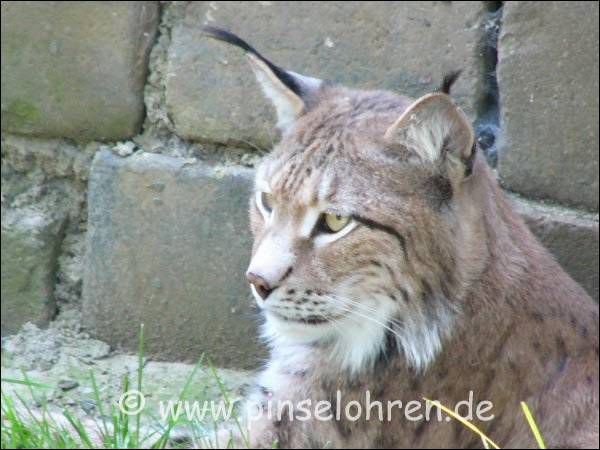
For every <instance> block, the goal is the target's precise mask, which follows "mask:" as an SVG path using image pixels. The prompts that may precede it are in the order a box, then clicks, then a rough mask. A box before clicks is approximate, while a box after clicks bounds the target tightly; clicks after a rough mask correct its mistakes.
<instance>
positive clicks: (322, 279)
mask: <svg viewBox="0 0 600 450" xmlns="http://www.w3.org/2000/svg"><path fill="white" fill-rule="evenodd" d="M207 32H208V33H209V34H211V35H212V36H213V37H216V38H218V39H221V40H225V41H227V42H230V43H234V44H236V45H238V46H240V47H241V48H243V49H244V50H245V51H246V54H247V56H248V58H249V61H250V63H251V65H252V67H253V69H254V72H255V75H256V77H257V79H258V81H259V83H260V84H261V87H262V88H263V90H264V92H265V94H266V96H267V97H268V98H269V99H271V100H272V101H273V104H274V106H275V108H276V110H277V114H278V118H279V122H278V124H279V127H280V128H281V130H282V140H281V142H280V143H279V144H278V145H277V146H276V148H275V149H274V150H273V151H272V152H271V154H270V155H268V156H267V157H266V158H265V159H264V160H263V162H262V163H261V164H260V166H259V167H258V169H257V175H256V183H255V193H254V195H253V197H252V199H251V201H250V214H251V223H252V231H253V233H254V236H255V241H254V246H253V256H252V260H251V262H250V265H249V267H248V271H247V277H248V281H249V282H250V286H251V289H252V292H253V293H254V297H255V298H256V301H257V303H258V305H259V306H260V308H262V309H263V311H264V313H265V316H266V324H265V331H264V334H265V336H266V337H267V338H268V339H270V340H272V341H273V342H274V343H275V344H289V345H295V344H297V343H304V344H306V343H309V344H311V345H319V346H329V347H330V348H331V355H332V358H333V359H334V360H336V361H338V362H339V364H340V365H341V366H342V367H345V368H349V369H351V370H359V369H361V368H364V367H366V366H368V365H369V364H372V363H373V362H374V361H375V360H376V359H377V357H378V356H380V354H381V353H382V352H385V351H400V352H402V353H403V354H404V355H405V357H406V358H407V361H408V363H409V364H410V365H412V366H413V367H415V368H417V369H422V368H425V367H426V366H427V364H428V363H429V362H431V361H432V360H433V359H434V357H435V356H436V354H437V352H438V351H439V350H440V348H441V345H442V341H443V340H444V338H445V337H447V335H448V334H450V333H451V330H452V323H453V320H454V317H455V316H456V315H457V314H459V313H460V305H459V304H456V302H455V299H456V298H457V296H459V295H460V291H461V289H462V288H463V287H464V286H465V285H466V284H468V277H469V274H468V268H464V267H462V266H461V260H462V259H464V256H465V254H466V252H468V251H469V245H468V244H467V245H464V246H463V245H457V242H459V241H458V240H457V238H456V237H457V236H462V237H463V238H467V240H465V242H468V234H469V230H468V229H467V228H465V226H463V222H462V220H461V215H464V214H469V205H470V202H469V194H468V192H467V191H468V190H467V189H465V186H464V184H465V182H468V179H469V177H468V175H469V171H470V165H471V164H472V160H473V157H474V149H473V132H472V130H471V127H470V126H469V125H468V123H467V121H466V119H465V117H464V115H463V114H462V112H461V111H460V110H459V109H458V108H457V107H456V106H455V105H454V103H453V102H452V99H451V98H450V97H449V96H448V95H447V93H444V92H438V93H433V94H429V95H427V96H425V97H422V98H421V99H419V100H417V101H414V102H413V101H411V100H410V99H407V98H405V97H401V96H399V95H396V94H393V93H389V92H379V91H371V92H365V91H355V90H349V89H345V88H342V87H338V86H335V85H331V84H327V83H323V82H321V81H320V80H317V79H314V78H308V77H303V76H300V75H298V74H295V73H293V72H288V71H284V70H283V69H280V68H278V67H276V66H274V65H273V64H272V63H270V62H269V61H267V60H266V59H265V58H263V57H262V56H261V55H260V54H258V53H257V52H256V51H255V50H254V49H252V48H251V47H250V46H249V45H248V44H246V43H245V42H243V41H241V40H239V38H237V37H235V36H233V35H230V34H228V33H227V32H223V31H221V30H216V29H207ZM449 84H450V83H449ZM447 88H448V89H445V90H446V91H448V90H449V86H447Z"/></svg>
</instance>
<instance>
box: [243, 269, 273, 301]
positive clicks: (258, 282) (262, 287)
mask: <svg viewBox="0 0 600 450" xmlns="http://www.w3.org/2000/svg"><path fill="white" fill-rule="evenodd" d="M246 278H247V279H248V282H249V283H250V284H251V285H252V286H254V289H256V292H257V293H258V295H260V297H261V298H262V299H263V300H266V298H267V297H268V296H269V294H270V293H271V292H273V289H272V288H271V286H269V283H268V282H267V280H265V279H264V278H263V277H261V276H259V275H256V274H254V273H252V272H250V273H248V274H246Z"/></svg>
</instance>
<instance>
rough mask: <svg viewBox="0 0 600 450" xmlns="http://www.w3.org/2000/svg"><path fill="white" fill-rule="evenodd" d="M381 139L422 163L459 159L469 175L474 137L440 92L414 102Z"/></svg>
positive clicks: (470, 128) (470, 129)
mask: <svg viewBox="0 0 600 450" xmlns="http://www.w3.org/2000/svg"><path fill="white" fill-rule="evenodd" d="M385 139H386V141H387V142H388V143H389V144H390V145H402V146H404V147H406V148H407V149H408V150H410V151H412V152H414V153H415V154H416V155H417V156H418V157H419V158H420V159H421V160H423V161H425V162H437V161H440V160H441V159H442V158H449V159H452V160H455V161H456V160H460V161H462V162H463V163H464V165H465V173H467V174H468V173H469V172H470V169H471V164H472V160H473V158H474V153H475V148H474V134H473V129H472V127H471V125H469V122H468V121H467V118H466V117H465V114H464V113H463V112H462V111H461V110H460V108H458V107H457V106H456V105H455V104H454V102H453V101H452V98H451V97H450V96H449V95H447V94H444V93H440V92H435V93H432V94H427V95H425V96H423V97H421V98H420V99H418V100H417V101H415V102H414V103H413V104H412V105H411V106H410V107H409V108H408V109H407V110H406V111H405V112H404V113H403V114H402V116H400V118H399V119H398V120H397V121H396V122H395V123H394V124H393V125H392V126H391V127H389V128H388V130H387V131H386V133H385Z"/></svg>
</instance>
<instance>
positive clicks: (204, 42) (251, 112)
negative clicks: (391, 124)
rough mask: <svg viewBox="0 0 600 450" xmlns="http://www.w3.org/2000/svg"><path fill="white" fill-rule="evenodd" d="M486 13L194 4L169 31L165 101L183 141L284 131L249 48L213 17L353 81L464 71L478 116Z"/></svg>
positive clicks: (403, 88) (292, 60) (384, 6)
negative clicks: (206, 27)
mask: <svg viewBox="0 0 600 450" xmlns="http://www.w3.org/2000/svg"><path fill="white" fill-rule="evenodd" d="M486 18H487V11H486V6H485V5H484V2H460V1H459V2H426V3H419V4H415V3H414V2H219V1H217V2H190V3H189V4H188V5H187V8H185V11H183V12H182V13H181V14H180V18H179V20H175V24H174V26H173V29H172V35H171V36H172V41H171V45H170V48H169V51H168V63H167V64H168V67H167V69H166V75H165V80H166V102H167V108H168V111H169V113H170V117H171V118H172V120H173V122H174V128H175V132H176V133H177V134H178V135H179V136H180V137H183V138H186V139H192V140H210V141H214V142H220V143H227V144H234V145H239V144H240V143H242V144H248V143H249V144H250V145H251V146H254V145H255V146H258V147H261V148H270V147H271V146H272V144H273V141H275V140H276V139H277V133H276V131H275V130H274V128H273V124H274V111H273V109H272V107H271V105H270V104H269V103H268V102H267V101H266V100H264V99H263V97H262V94H261V92H260V88H259V86H258V85H257V84H256V82H255V80H254V76H253V75H252V72H251V70H250V68H249V66H248V65H247V62H246V61H245V59H244V58H243V55H242V52H241V51H240V50H239V49H236V48H232V47H231V46H228V45H226V44H223V43H221V42H216V41H214V40H211V39H209V38H206V37H205V36H203V35H202V30H201V27H202V24H206V23H210V24H212V25H217V26H220V27H223V28H226V29H229V30H231V31H233V32H236V33H238V34H239V35H240V36H242V37H243V38H245V39H247V40H248V41H249V42H250V43H251V44H252V45H254V46H255V47H256V48H257V49H258V50H259V51H260V52H262V53H263V54H264V55H265V56H266V57H268V58H269V59H271V60H272V61H273V62H275V63H276V64H278V65H280V66H282V67H285V68H287V69H290V70H293V71H295V72H299V73H302V74H306V75H311V76H315V77H319V78H325V79H330V80H334V81H337V82H340V83H342V84H345V85H347V86H350V87H356V88H365V89H391V90H396V91H399V92H401V93H404V94H407V95H412V96H419V95H422V94H425V93H427V92H431V91H432V90H434V89H437V88H438V87H439V84H440V82H441V80H442V77H443V75H444V74H446V73H448V72H449V71H452V70H456V69H462V70H463V74H462V76H461V78H460V80H459V81H458V83H457V85H456V87H455V90H454V93H455V95H456V98H457V99H458V101H459V102H460V104H462V105H463V106H464V107H465V109H466V111H467V112H468V113H469V114H473V113H474V111H475V109H476V101H477V97H478V95H479V94H481V92H482V84H483V82H484V77H485V73H484V72H485V70H484V64H483V62H482V58H481V56H482V52H483V49H482V44H483V41H484V36H485V31H484V28H485V27H484V23H485V20H486Z"/></svg>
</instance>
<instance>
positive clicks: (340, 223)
mask: <svg viewBox="0 0 600 450" xmlns="http://www.w3.org/2000/svg"><path fill="white" fill-rule="evenodd" d="M323 216H324V219H325V220H324V224H325V229H326V230H325V231H327V232H329V233H337V232H338V231H340V230H341V229H342V228H344V227H345V226H346V225H348V223H349V222H350V216H340V215H339V214H327V213H326V214H324V215H323Z"/></svg>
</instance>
